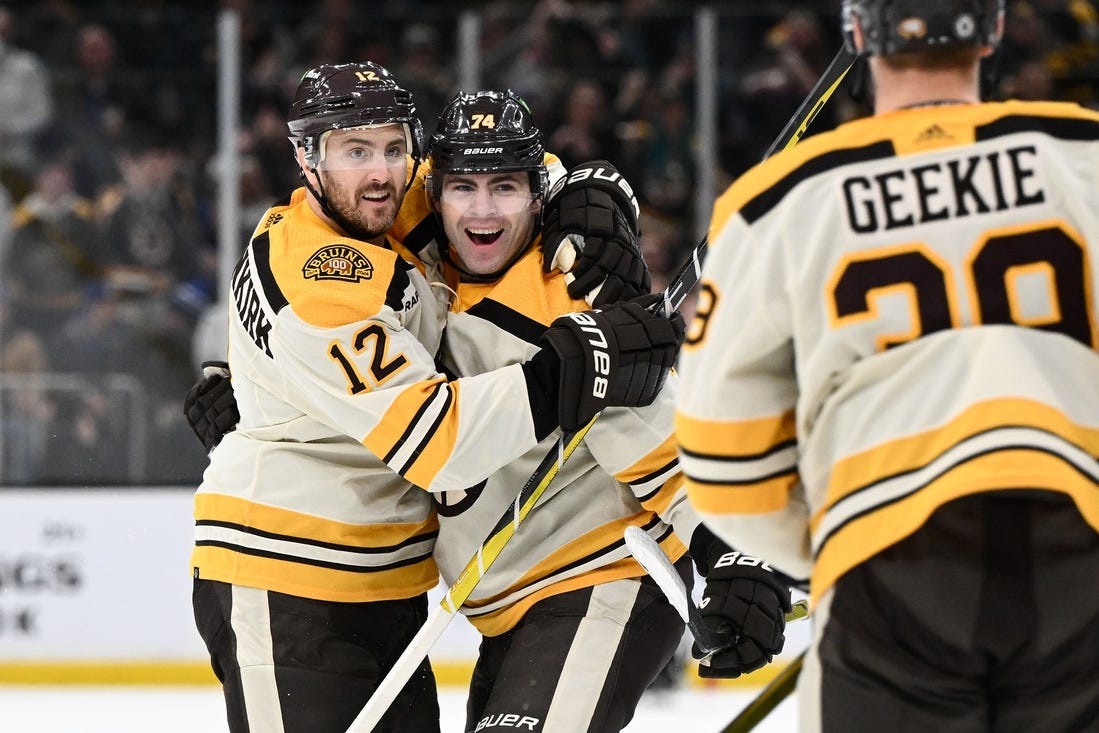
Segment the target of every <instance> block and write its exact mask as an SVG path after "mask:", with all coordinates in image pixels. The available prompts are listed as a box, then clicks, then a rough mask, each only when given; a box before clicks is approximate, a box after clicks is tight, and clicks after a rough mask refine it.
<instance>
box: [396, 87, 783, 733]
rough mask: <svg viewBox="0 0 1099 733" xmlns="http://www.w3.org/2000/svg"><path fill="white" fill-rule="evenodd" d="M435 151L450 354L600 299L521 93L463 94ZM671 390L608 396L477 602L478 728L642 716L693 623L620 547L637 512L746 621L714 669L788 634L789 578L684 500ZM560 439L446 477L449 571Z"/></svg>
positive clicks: (492, 365)
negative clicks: (551, 246)
mask: <svg viewBox="0 0 1099 733" xmlns="http://www.w3.org/2000/svg"><path fill="white" fill-rule="evenodd" d="M428 164H429V168H428V173H427V176H426V183H427V192H428V194H429V200H428V201H426V202H425V203H427V204H428V205H429V206H430V208H431V209H432V210H434V211H435V212H436V214H437V217H438V221H439V222H440V223H441V229H442V232H441V233H439V236H438V238H437V241H438V242H442V243H443V244H442V245H441V246H439V245H437V244H435V243H434V242H433V243H432V244H431V245H430V246H429V247H425V248H424V249H422V250H421V252H420V255H421V256H422V257H424V258H425V260H427V262H428V263H429V270H430V271H432V272H438V274H439V275H440V276H441V277H442V278H443V279H444V280H445V282H446V283H447V285H448V286H449V287H450V288H451V289H452V292H453V301H452V304H451V313H450V314H449V316H448V319H447V331H446V338H445V339H444V348H443V351H442V354H441V357H442V361H443V362H444V364H445V365H446V366H447V367H448V368H449V369H450V370H452V371H454V372H456V373H458V374H479V373H483V372H491V371H492V370H496V369H499V368H501V367H504V366H507V365H510V364H516V363H522V362H523V361H524V360H525V359H528V358H530V356H531V354H532V353H534V352H535V350H536V349H537V348H538V347H537V344H538V342H539V340H540V339H541V338H542V337H543V334H544V333H545V331H546V328H547V326H548V325H549V324H551V323H553V322H554V321H555V319H556V318H557V317H558V316H559V315H560V314H562V313H568V312H571V311H576V310H581V309H585V308H586V307H587V304H586V303H585V302H583V301H579V300H576V299H574V298H573V297H571V296H570V295H569V294H568V292H567V287H566V278H565V277H564V276H563V275H562V274H560V273H554V274H549V275H547V274H545V272H544V271H543V256H542V254H541V251H540V250H539V248H537V247H536V246H535V241H536V235H537V231H538V224H539V219H540V216H541V209H542V199H543V197H544V196H545V193H546V187H547V178H548V176H547V171H546V165H545V164H544V157H543V137H542V133H541V132H540V131H539V130H538V129H537V128H536V127H535V126H534V125H533V122H532V120H531V116H530V112H529V110H528V109H527V108H526V106H525V104H524V103H523V102H522V100H520V99H519V98H518V97H516V96H515V95H513V94H511V93H500V92H479V93H477V94H459V95H457V96H456V97H455V98H454V99H453V100H451V102H450V103H449V104H448V106H447V108H446V109H445V110H444V112H443V115H442V117H441V118H440V122H439V129H438V132H437V133H436V134H435V135H434V136H433V138H432V141H431V146H430V156H429V162H428ZM581 168H582V167H581ZM574 174H575V171H574ZM592 177H594V178H601V179H602V180H604V181H606V182H607V185H616V184H615V182H614V178H613V174H612V175H607V173H606V170H605V169H604V170H603V171H601V172H597V171H596V170H591V171H588V173H586V174H583V173H582V174H575V180H582V179H585V178H592ZM565 186H566V192H564V193H566V195H567V189H568V187H569V184H568V183H566V184H565ZM414 205H415V204H414V203H413V202H411V201H410V202H409V204H406V206H414ZM415 219H416V217H413V220H415ZM397 232H398V233H400V227H398V229H397ZM436 264H437V265H441V267H440V268H438V269H436V268H435V267H432V265H436ZM673 405H674V378H673V379H670V380H669V382H668V383H667V384H666V385H665V388H664V391H663V392H662V393H661V394H660V396H659V397H658V398H657V400H656V402H655V403H654V404H652V405H651V406H647V407H641V408H637V409H628V408H621V409H619V408H611V409H608V410H606V411H604V412H603V413H602V416H601V417H600V419H599V421H598V422H597V423H596V424H595V426H594V427H593V428H592V429H591V430H590V431H589V432H588V434H587V436H586V438H585V441H584V444H583V445H581V446H580V447H579V448H578V449H577V450H576V452H575V453H574V454H573V456H572V458H571V459H570V461H569V462H568V463H567V464H566V465H565V467H564V469H563V470H562V472H561V474H560V475H558V477H557V478H556V479H555V481H554V483H553V484H551V487H550V490H549V491H548V492H547V494H546V495H545V496H544V497H543V499H542V500H541V502H540V504H539V505H538V506H537V507H536V508H535V509H534V512H533V513H532V514H531V515H530V516H529V517H528V518H527V521H526V522H525V523H524V524H523V525H522V526H521V527H520V528H519V531H518V532H517V533H516V535H515V536H514V537H513V538H512V540H511V542H510V543H509V544H508V546H507V547H506V548H505V549H504V551H503V552H502V554H501V555H500V557H499V558H498V559H497V560H496V562H495V563H494V564H493V566H492V569H491V571H490V572H489V573H487V574H486V576H485V577H484V578H483V579H482V580H481V581H480V583H479V584H478V586H477V588H476V589H475V590H474V592H473V595H471V597H470V598H469V599H468V600H467V602H466V604H465V605H464V606H463V608H462V611H463V613H465V614H466V616H467V618H469V619H470V621H471V622H472V623H473V624H474V625H475V626H476V627H477V628H478V630H480V631H481V632H482V634H483V635H484V636H483V641H482V644H481V649H480V654H479V658H478V661H477V665H476V668H475V670H474V676H473V681H472V684H471V689H470V695H469V700H468V706H467V720H466V730H468V731H473V730H483V729H491V728H493V727H494V726H496V725H499V724H500V721H503V720H515V721H522V727H523V729H524V730H533V731H542V732H543V733H549V732H558V733H572V732H573V731H591V732H599V731H618V730H621V728H622V727H624V726H625V725H626V723H627V722H628V721H629V720H630V718H631V717H632V715H633V711H634V708H635V706H636V704H637V701H638V700H639V699H640V697H641V695H642V693H643V692H644V691H645V689H646V688H647V686H648V685H649V684H650V683H651V682H652V680H653V679H654V678H655V677H656V676H657V674H658V673H659V672H660V670H661V669H662V668H663V667H664V665H665V664H666V663H667V662H668V660H669V659H670V658H671V656H672V654H673V652H674V651H675V648H676V646H677V645H678V643H679V641H680V639H681V638H682V635H683V622H682V621H681V620H680V618H679V617H678V615H677V614H676V612H675V610H674V609H673V608H672V607H671V606H670V605H669V604H668V602H667V601H666V599H665V598H664V597H663V595H662V594H661V592H660V591H659V589H658V588H657V587H656V586H655V584H654V583H653V582H652V581H651V580H649V579H648V578H647V577H646V576H645V573H644V570H643V569H642V568H641V567H640V566H639V565H638V564H637V563H636V562H635V561H634V560H633V558H632V557H631V556H630V554H629V552H628V551H627V550H626V549H625V548H624V546H623V543H622V533H623V530H624V528H625V527H627V526H629V525H636V526H639V527H642V528H644V529H645V530H646V531H648V532H649V533H651V534H652V535H653V536H654V538H656V539H657V540H658V541H659V542H660V543H661V544H662V546H663V547H664V549H665V551H666V552H667V553H668V554H669V555H670V556H671V557H672V559H673V560H677V561H678V564H677V567H678V569H679V571H680V573H681V574H682V576H683V577H684V580H685V582H686V583H687V584H688V586H689V585H690V584H691V582H692V580H693V574H692V572H691V566H690V560H689V559H688V557H687V555H686V545H690V547H691V549H692V552H693V554H694V556H695V557H696V558H697V560H696V565H697V566H698V569H699V571H700V572H701V573H702V574H703V575H706V576H707V578H708V582H707V586H706V591H705V596H706V598H707V604H706V607H707V611H706V612H707V614H708V616H709V618H711V619H713V621H714V622H715V625H717V623H718V622H722V623H725V624H726V628H729V627H731V628H734V629H736V630H738V631H739V632H740V636H739V637H738V639H737V641H736V643H735V644H734V645H732V646H731V648H730V649H728V650H725V651H723V652H720V653H718V654H716V655H714V656H713V657H712V658H710V659H707V660H704V663H703V666H701V667H700V671H701V673H702V674H703V675H704V676H711V677H735V676H738V675H739V674H741V673H743V672H747V671H751V670H754V669H757V668H758V667H760V666H762V665H763V664H765V663H766V662H768V661H770V659H771V657H772V655H773V654H775V653H777V652H779V651H780V650H781V647H782V643H783V640H784V637H783V630H784V621H783V613H784V612H785V611H786V610H789V606H790V592H789V589H788V587H787V585H786V583H785V582H784V581H783V579H782V578H780V577H779V576H777V575H775V574H774V573H772V572H770V571H769V570H767V569H766V568H764V567H760V566H759V564H758V563H752V562H741V563H737V562H736V560H738V559H743V556H741V555H739V554H736V553H733V552H731V551H730V550H729V548H728V547H726V546H725V545H724V544H723V543H721V542H719V541H717V540H716V538H715V537H714V536H713V534H712V533H710V532H709V531H708V530H707V529H706V528H705V527H703V526H701V525H700V523H699V521H698V517H697V515H696V514H695V513H694V512H693V511H692V510H691V509H690V508H689V506H688V505H687V502H686V497H685V494H684V492H683V479H682V476H681V474H680V472H679V470H678V467H677V462H676V456H675V448H674V444H673V442H672V440H671V437H672V413H673ZM553 440H554V436H552V435H551V436H548V437H547V438H546V439H545V440H544V441H543V443H542V444H541V445H540V446H538V447H537V448H536V449H534V450H532V451H530V452H528V453H527V454H526V455H525V456H523V457H522V458H520V459H518V460H516V461H513V462H511V463H509V464H508V465H507V466H505V467H503V468H501V469H500V470H499V471H497V472H495V473H494V474H493V475H492V476H490V477H488V479H487V480H486V481H483V482H480V483H479V484H477V485H475V486H471V487H470V488H468V489H466V490H462V491H445V492H439V493H436V497H437V501H438V503H439V509H438V513H439V522H440V530H439V538H438V540H437V542H436V545H435V558H436V562H437V563H438V564H439V567H440V570H441V573H442V576H443V580H444V582H446V583H450V582H452V581H453V580H455V578H456V577H457V575H458V573H459V572H461V570H462V569H463V568H464V567H465V564H466V562H467V561H468V560H469V558H470V557H472V556H473V555H474V553H475V552H476V551H477V549H478V546H479V544H480V542H481V541H482V539H483V538H484V536H485V533H486V532H487V530H488V528H490V527H491V526H492V524H493V523H494V522H495V520H496V519H497V518H498V517H499V516H500V514H501V513H502V512H503V511H504V510H505V509H506V507H507V506H508V505H509V504H510V503H511V501H512V500H513V499H514V496H515V493H516V491H517V490H518V488H519V487H520V486H522V485H523V483H524V482H525V480H526V479H527V478H528V477H529V476H530V474H531V473H532V472H533V471H534V469H535V467H536V466H537V464H538V463H539V461H540V460H541V458H542V457H543V456H544V455H545V454H546V453H547V451H549V450H551V448H552V445H553ZM748 559H749V560H750V558H748Z"/></svg>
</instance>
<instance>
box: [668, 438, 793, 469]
mask: <svg viewBox="0 0 1099 733" xmlns="http://www.w3.org/2000/svg"><path fill="white" fill-rule="evenodd" d="M797 444H798V441H797V438H790V439H789V440H784V441H782V442H781V443H776V444H775V445H773V446H771V447H770V448H768V449H767V450H765V451H763V452H762V453H754V454H752V455H747V456H715V455H713V454H712V453H699V452H698V451H691V450H687V449H686V448H684V447H683V446H680V447H679V450H681V451H682V452H683V455H685V456H690V457H691V458H700V459H705V460H707V461H720V462H722V463H752V462H753V461H762V460H763V459H765V458H767V457H769V456H773V455H774V454H776V453H779V452H781V451H784V450H787V449H788V448H794V447H796V446H797Z"/></svg>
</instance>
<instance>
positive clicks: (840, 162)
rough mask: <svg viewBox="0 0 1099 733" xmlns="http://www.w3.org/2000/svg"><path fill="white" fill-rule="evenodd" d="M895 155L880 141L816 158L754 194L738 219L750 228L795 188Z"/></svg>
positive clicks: (889, 144)
mask: <svg viewBox="0 0 1099 733" xmlns="http://www.w3.org/2000/svg"><path fill="white" fill-rule="evenodd" d="M896 154H897V151H896V149H895V148H894V147H893V141H892V140H882V141H880V142H876V143H874V144H872V145H867V146H865V147H861V148H844V149H841V150H832V151H829V152H827V153H823V154H821V155H818V156H817V157H815V158H810V159H809V160H807V161H805V162H804V163H802V164H801V165H800V166H798V167H797V168H795V169H794V170H792V171H790V173H789V174H787V175H786V177H785V178H783V179H782V180H780V181H778V182H776V183H775V184H774V185H772V186H771V187H770V188H768V189H766V190H765V191H761V192H760V193H758V194H756V195H755V196H754V197H753V198H752V199H751V200H749V201H748V202H747V203H745V204H744V205H743V206H742V207H741V208H740V215H741V216H743V217H744V220H745V221H747V222H748V223H749V224H753V223H755V222H756V220H758V219H760V218H761V217H763V216H764V215H766V214H767V212H769V211H770V210H771V209H773V208H774V207H775V206H776V205H777V204H778V203H779V201H781V200H782V199H783V197H784V196H786V194H788V193H789V192H790V191H791V190H792V189H793V188H794V187H795V186H797V185H798V184H799V183H801V182H803V181H806V180H808V179H810V178H812V177H813V176H818V175H820V174H822V173H827V172H828V171H830V170H832V169H834V168H839V167H841V166H845V165H851V164H853V163H865V162H866V161H869V160H878V159H879V158H892V157H893V156H894V155H896Z"/></svg>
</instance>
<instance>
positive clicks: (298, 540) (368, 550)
mask: <svg viewBox="0 0 1099 733" xmlns="http://www.w3.org/2000/svg"><path fill="white" fill-rule="evenodd" d="M195 526H196V527H223V528H225V529H232V530H237V531H239V532H243V533H244V534H250V535H255V536H256V537H264V538H266V539H269V540H279V541H281V542H292V543H294V544H295V545H311V546H312V547H323V548H324V549H326V550H339V551H340V552H350V553H354V554H358V555H384V554H385V553H388V552H396V551H397V550H399V549H401V548H402V547H408V546H409V545H415V544H418V543H420V542H426V541H427V540H434V539H436V538H437V537H438V536H439V531H438V530H432V531H431V532H424V533H423V534H418V535H415V536H413V537H409V538H408V539H406V540H402V541H400V542H398V543H397V544H395V545H387V546H385V547H358V546H356V545H341V544H337V543H335V542H322V541H320V540H314V539H309V538H308V537H299V536H298V535H289V534H278V533H276V532H267V531H265V530H262V529H256V528H255V527H249V526H245V525H243V524H237V523H236V522H224V521H221V520H217V519H199V520H197V521H196V522H195Z"/></svg>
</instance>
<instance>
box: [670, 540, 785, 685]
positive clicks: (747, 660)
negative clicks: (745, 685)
mask: <svg viewBox="0 0 1099 733" xmlns="http://www.w3.org/2000/svg"><path fill="white" fill-rule="evenodd" d="M705 565H706V566H707V567H708V570H707V572H706V573H705V576H706V587H705V590H704V591H703V594H702V595H703V597H702V603H701V605H700V608H699V610H700V611H701V614H702V619H703V621H705V622H706V624H707V625H708V626H710V627H711V628H713V629H715V630H722V631H726V632H728V631H734V632H735V633H736V641H735V642H734V643H733V645H732V646H730V647H727V648H725V649H722V650H721V651H718V652H714V653H713V654H712V655H710V656H709V657H704V656H703V655H702V653H701V651H700V650H699V648H698V645H697V644H696V645H694V646H693V647H692V649H691V653H692V654H693V656H694V657H695V659H700V658H701V660H702V661H701V662H699V665H698V675H699V676H700V677H721V678H733V677H739V676H740V675H742V674H745V673H747V672H752V671H754V670H757V669H759V668H760V667H762V666H764V665H765V664H767V663H768V662H770V661H771V659H772V658H774V655H776V654H778V653H779V652H781V651H782V645H783V644H784V643H785V641H786V636H785V634H784V632H785V630H786V613H787V612H788V611H789V610H790V608H791V602H790V588H789V586H788V585H787V584H786V582H785V581H784V579H783V578H782V577H781V576H779V575H778V574H776V573H775V571H774V570H773V569H772V568H771V566H770V565H768V564H767V563H766V562H763V561H762V560H760V559H759V558H758V557H754V556H752V555H745V554H743V553H740V552H737V551H736V550H731V549H729V547H728V546H727V545H725V544H724V543H722V542H720V541H718V542H715V543H713V544H712V545H711V546H710V549H709V557H708V558H707V562H706V563H705Z"/></svg>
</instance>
